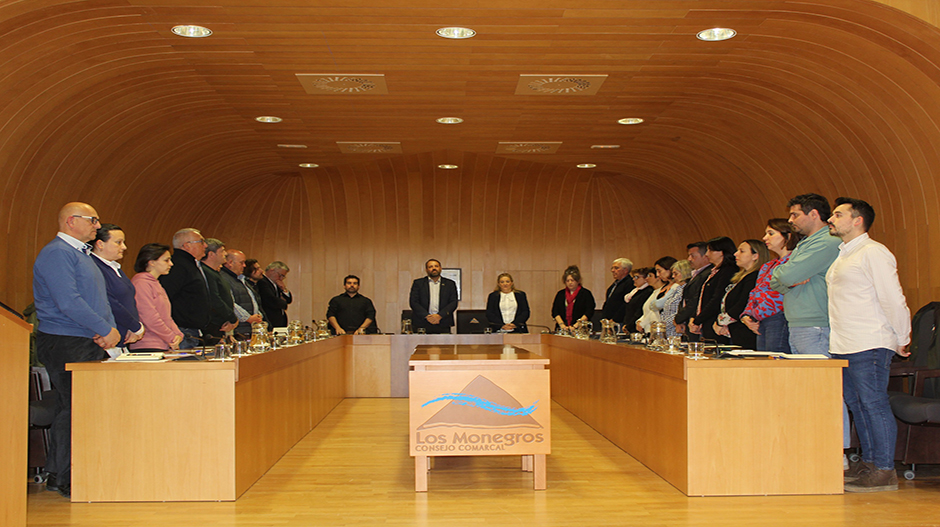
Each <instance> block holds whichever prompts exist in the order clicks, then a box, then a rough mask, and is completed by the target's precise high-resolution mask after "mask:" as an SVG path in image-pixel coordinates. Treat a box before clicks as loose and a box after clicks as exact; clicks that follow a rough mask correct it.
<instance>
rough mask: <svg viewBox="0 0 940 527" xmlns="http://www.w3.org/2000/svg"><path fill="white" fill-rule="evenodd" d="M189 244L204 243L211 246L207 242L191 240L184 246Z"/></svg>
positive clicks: (184, 243)
mask: <svg viewBox="0 0 940 527" xmlns="http://www.w3.org/2000/svg"><path fill="white" fill-rule="evenodd" d="M187 243H204V244H206V245H209V243H208V242H206V240H189V241H188V242H183V245H186V244H187Z"/></svg>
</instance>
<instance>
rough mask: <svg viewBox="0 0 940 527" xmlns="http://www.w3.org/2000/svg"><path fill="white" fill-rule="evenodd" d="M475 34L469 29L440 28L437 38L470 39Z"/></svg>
mask: <svg viewBox="0 0 940 527" xmlns="http://www.w3.org/2000/svg"><path fill="white" fill-rule="evenodd" d="M476 34H477V32H476V31H474V30H472V29H470V28H469V27H442V28H440V29H438V30H437V36H439V37H444V38H456V39H461V38H470V37H472V36H474V35H476Z"/></svg>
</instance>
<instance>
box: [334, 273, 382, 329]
mask: <svg viewBox="0 0 940 527" xmlns="http://www.w3.org/2000/svg"><path fill="white" fill-rule="evenodd" d="M343 287H344V288H345V289H346V292H345V293H343V294H341V295H338V296H334V297H333V298H332V299H330V306H329V307H328V308H327V310H326V318H327V320H329V321H330V325H331V326H332V327H333V330H334V331H335V332H336V334H337V335H345V334H347V333H352V334H353V335H362V334H365V332H366V328H368V327H369V326H371V325H372V323H373V322H374V321H375V306H373V305H372V301H371V300H369V299H368V298H366V297H364V296H362V295H360V294H359V277H358V276H355V275H349V276H347V277H346V278H344V279H343Z"/></svg>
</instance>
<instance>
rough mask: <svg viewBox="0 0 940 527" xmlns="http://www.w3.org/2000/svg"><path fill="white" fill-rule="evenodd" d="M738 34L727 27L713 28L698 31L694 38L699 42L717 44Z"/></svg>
mask: <svg viewBox="0 0 940 527" xmlns="http://www.w3.org/2000/svg"><path fill="white" fill-rule="evenodd" d="M737 34H738V32H737V31H735V30H733V29H731V28H727V27H713V28H711V29H706V30H704V31H699V32H698V33H697V34H696V35H695V38H697V39H699V40H704V41H706V42H718V41H720V40H728V39H729V38H732V37H734V36H735V35H737Z"/></svg>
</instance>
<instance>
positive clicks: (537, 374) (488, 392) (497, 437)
mask: <svg viewBox="0 0 940 527" xmlns="http://www.w3.org/2000/svg"><path fill="white" fill-rule="evenodd" d="M408 364H409V366H410V367H411V368H412V371H411V372H410V374H409V384H410V386H409V397H408V401H409V404H408V409H409V412H408V415H409V426H408V433H409V445H410V453H411V455H412V456H414V458H415V491H416V492H426V491H427V490H428V472H429V471H430V468H431V464H430V461H431V458H432V457H436V456H514V455H518V456H522V457H521V459H522V467H521V468H522V470H524V471H527V472H532V473H533V478H532V479H533V488H534V489H535V490H544V489H545V485H546V476H545V456H546V454H549V453H551V443H552V434H551V431H552V427H551V387H550V377H549V372H548V370H546V369H545V368H546V367H547V366H548V364H549V361H548V359H545V358H544V357H541V356H539V355H537V354H535V353H532V352H530V351H528V350H526V349H524V348H520V347H515V346H512V345H510V344H504V345H499V344H496V345H492V344H491V345H466V344H464V345H419V346H416V347H415V350H414V353H413V354H412V355H411V359H410V360H409V361H408Z"/></svg>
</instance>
